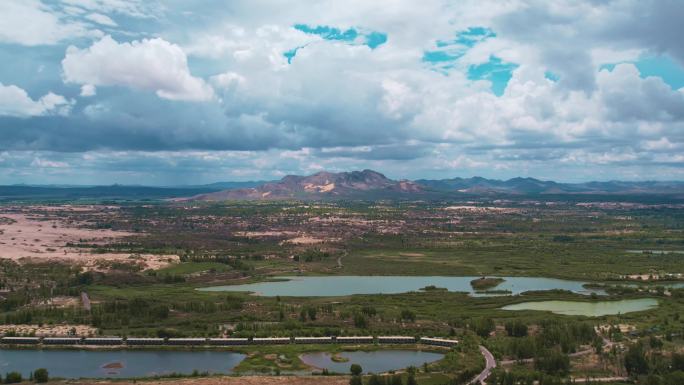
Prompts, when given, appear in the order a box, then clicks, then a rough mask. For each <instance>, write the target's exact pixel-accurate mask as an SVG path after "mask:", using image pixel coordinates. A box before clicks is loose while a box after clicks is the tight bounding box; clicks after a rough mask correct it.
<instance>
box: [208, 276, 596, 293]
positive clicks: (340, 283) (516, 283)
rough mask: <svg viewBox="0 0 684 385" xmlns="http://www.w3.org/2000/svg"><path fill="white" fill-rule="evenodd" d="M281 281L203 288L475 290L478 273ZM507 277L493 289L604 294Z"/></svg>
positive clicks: (579, 284) (548, 280)
mask: <svg viewBox="0 0 684 385" xmlns="http://www.w3.org/2000/svg"><path fill="white" fill-rule="evenodd" d="M275 278H276V279H281V280H282V281H277V282H258V283H250V284H245V285H228V286H214V287H205V288H201V289H199V290H202V291H247V292H253V293H255V294H257V295H261V296H265V297H275V296H278V295H280V296H284V297H334V296H344V295H353V294H397V293H406V292H409V291H418V290H420V289H422V288H424V287H426V286H429V285H434V286H437V287H440V288H445V289H447V290H449V291H460V292H467V293H470V294H471V295H479V294H476V293H475V291H474V290H473V288H472V287H471V286H470V281H472V280H473V279H476V278H480V277H442V276H327V277H275ZM502 278H504V279H505V280H506V281H505V282H503V283H501V284H500V285H498V286H497V287H495V288H494V290H510V291H511V292H512V294H514V295H515V294H520V293H522V292H525V291H530V290H554V289H560V290H568V291H572V292H575V293H580V294H591V292H592V291H594V292H596V293H597V294H604V293H603V292H602V291H600V290H587V289H585V288H584V287H582V285H583V284H585V282H580V281H567V280H562V279H554V278H539V277H502Z"/></svg>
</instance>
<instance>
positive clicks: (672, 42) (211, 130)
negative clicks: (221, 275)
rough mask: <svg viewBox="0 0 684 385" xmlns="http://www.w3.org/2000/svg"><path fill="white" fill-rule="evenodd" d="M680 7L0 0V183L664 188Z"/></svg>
mask: <svg viewBox="0 0 684 385" xmlns="http://www.w3.org/2000/svg"><path fill="white" fill-rule="evenodd" d="M682 20H684V2H682V1H680V0H586V1H579V0H567V1H564V0H557V1H546V0H538V1H537V0H495V1H494V0H493V1H487V0H474V1H469V0H460V1H456V0H449V1H442V0H423V1H420V2H416V1H415V0H382V1H367V0H346V1H339V0H336V1H332V0H317V1H310V0H309V1H299V0H289V1H287V2H285V1H279V0H271V1H265V0H227V1H202V0H169V1H154V0H61V1H55V0H3V1H0V62H1V63H2V66H0V184H16V183H29V184H105V185H109V184H114V183H120V184H146V185H180V184H202V183H212V182H217V181H245V180H273V179H278V178H280V177H282V176H284V175H286V174H312V173H315V172H318V171H321V170H328V171H350V170H360V169H374V170H377V171H380V172H383V173H385V174H386V175H387V176H389V177H393V178H408V179H418V178H435V179H441V178H452V177H458V176H460V177H470V176H475V175H478V176H484V177H490V178H500V179H507V178H512V177H517V176H523V177H526V176H530V177H536V178H541V179H551V180H556V181H566V182H579V181H587V180H684V44H683V43H682V36H684V23H682Z"/></svg>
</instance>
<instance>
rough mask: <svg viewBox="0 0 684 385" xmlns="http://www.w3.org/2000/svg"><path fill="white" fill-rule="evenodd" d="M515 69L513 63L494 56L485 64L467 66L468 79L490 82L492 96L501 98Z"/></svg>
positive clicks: (515, 65) (516, 66) (515, 66)
mask: <svg viewBox="0 0 684 385" xmlns="http://www.w3.org/2000/svg"><path fill="white" fill-rule="evenodd" d="M516 68H518V65H517V64H515V63H506V62H504V61H502V60H501V59H500V58H498V57H496V56H491V57H490V58H489V61H488V62H487V63H482V64H478V65H471V66H469V67H468V79H470V80H489V81H490V82H492V92H493V93H494V95H496V96H501V95H503V93H504V91H505V90H506V86H507V85H508V81H509V80H511V77H513V71H514V70H515V69H516Z"/></svg>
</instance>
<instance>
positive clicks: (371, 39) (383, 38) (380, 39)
mask: <svg viewBox="0 0 684 385" xmlns="http://www.w3.org/2000/svg"><path fill="white" fill-rule="evenodd" d="M365 38H366V45H367V46H368V47H370V49H376V48H378V47H379V46H381V45H383V44H385V43H387V34H386V33H382V32H375V31H373V32H371V33H369V34H367V35H365Z"/></svg>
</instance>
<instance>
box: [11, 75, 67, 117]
mask: <svg viewBox="0 0 684 385" xmlns="http://www.w3.org/2000/svg"><path fill="white" fill-rule="evenodd" d="M72 104H73V102H71V101H68V100H67V99H66V98H65V97H64V96H61V95H57V94H54V93H52V92H49V93H47V94H45V95H43V96H42V97H41V98H40V99H38V100H33V99H31V97H30V96H29V95H28V94H27V93H26V91H25V90H24V89H23V88H20V87H17V86H14V85H8V86H5V85H3V84H2V83H0V116H15V117H22V118H23V117H30V116H39V115H48V114H58V115H66V114H68V113H69V111H70V109H71V106H72Z"/></svg>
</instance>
